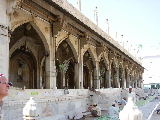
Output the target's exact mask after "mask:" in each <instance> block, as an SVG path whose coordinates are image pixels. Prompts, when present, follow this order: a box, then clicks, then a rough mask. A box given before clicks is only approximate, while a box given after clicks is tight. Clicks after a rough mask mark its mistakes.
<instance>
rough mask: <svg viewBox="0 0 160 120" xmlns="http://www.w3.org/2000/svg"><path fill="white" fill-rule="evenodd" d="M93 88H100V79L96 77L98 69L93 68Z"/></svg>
mask: <svg viewBox="0 0 160 120" xmlns="http://www.w3.org/2000/svg"><path fill="white" fill-rule="evenodd" d="M94 88H95V89H99V88H100V79H99V75H98V69H97V68H96V67H95V68H94Z"/></svg>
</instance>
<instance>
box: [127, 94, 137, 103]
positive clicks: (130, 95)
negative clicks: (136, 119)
mask: <svg viewBox="0 0 160 120" xmlns="http://www.w3.org/2000/svg"><path fill="white" fill-rule="evenodd" d="M129 97H131V98H132V99H133V102H134V103H135V102H136V94H135V92H131V93H128V98H129Z"/></svg>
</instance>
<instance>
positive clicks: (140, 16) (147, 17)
mask: <svg viewBox="0 0 160 120" xmlns="http://www.w3.org/2000/svg"><path fill="white" fill-rule="evenodd" d="M67 1H68V2H69V3H71V4H72V5H73V6H74V7H76V8H78V6H77V0H67ZM95 7H97V10H98V26H99V27H100V28H101V29H102V30H104V31H106V30H107V23H106V19H108V22H109V29H110V35H111V36H112V37H113V38H114V37H115V36H116V31H117V36H118V38H117V39H118V40H119V39H121V35H123V40H124V41H128V42H129V45H132V46H134V47H133V48H132V49H137V50H138V44H142V49H141V56H146V55H155V54H160V0H81V12H82V13H83V14H84V15H85V16H86V17H88V18H89V19H90V20H91V21H93V22H94V10H95Z"/></svg>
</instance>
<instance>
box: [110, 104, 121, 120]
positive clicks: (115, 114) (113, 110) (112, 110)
mask: <svg viewBox="0 0 160 120" xmlns="http://www.w3.org/2000/svg"><path fill="white" fill-rule="evenodd" d="M109 116H110V117H111V118H112V119H118V116H119V112H118V109H117V108H116V107H113V106H111V107H109Z"/></svg>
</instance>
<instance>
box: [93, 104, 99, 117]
mask: <svg viewBox="0 0 160 120" xmlns="http://www.w3.org/2000/svg"><path fill="white" fill-rule="evenodd" d="M93 106H94V107H93V108H92V110H91V115H92V116H94V117H100V116H101V108H100V107H98V106H97V104H96V103H95V104H93Z"/></svg>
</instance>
